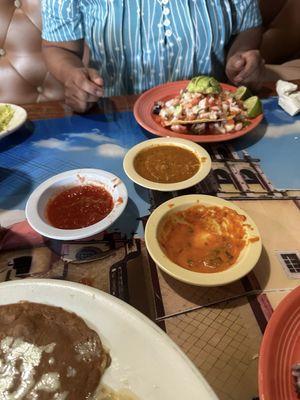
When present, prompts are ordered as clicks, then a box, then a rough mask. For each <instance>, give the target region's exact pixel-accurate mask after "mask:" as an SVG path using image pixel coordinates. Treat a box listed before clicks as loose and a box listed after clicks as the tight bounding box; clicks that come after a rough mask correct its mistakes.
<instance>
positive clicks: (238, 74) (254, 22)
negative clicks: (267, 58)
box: [226, 0, 264, 89]
mask: <svg viewBox="0 0 300 400" xmlns="http://www.w3.org/2000/svg"><path fill="white" fill-rule="evenodd" d="M234 4H235V10H234V11H233V15H232V18H233V21H234V24H233V32H232V34H233V35H235V36H234V40H233V41H232V43H231V46H230V49H229V50H228V54H227V59H226V75H227V77H228V79H229V80H230V81H231V82H233V83H234V84H239V85H246V86H249V87H251V88H252V89H256V88H258V87H259V85H260V82H261V79H262V76H263V71H264V61H263V60H262V57H261V55H260V52H259V47H260V44H261V40H262V28H261V15H260V11H259V7H258V2H257V0H235V2H234Z"/></svg>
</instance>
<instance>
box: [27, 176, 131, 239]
mask: <svg viewBox="0 0 300 400" xmlns="http://www.w3.org/2000/svg"><path fill="white" fill-rule="evenodd" d="M127 200H128V194H127V190H126V187H125V185H124V183H123V182H122V181H121V180H120V179H119V178H118V177H117V176H115V175H113V174H111V173H110V172H107V171H103V170H99V169H78V170H71V171H67V172H63V173H61V174H58V175H55V176H53V177H52V178H50V179H48V180H47V181H45V182H43V183H42V184H41V185H40V186H38V187H37V188H36V189H35V190H34V192H33V193H32V194H31V195H30V197H29V199H28V201H27V204H26V209H25V213H26V218H27V220H28V222H29V224H30V225H31V227H32V228H33V229H34V230H36V231H37V232H39V233H40V234H41V235H43V236H46V237H49V238H52V239H57V240H78V239H84V238H87V237H90V236H93V235H95V234H97V233H100V232H102V231H104V230H106V229H107V228H108V227H109V226H110V225H112V224H113V223H114V222H115V221H116V219H117V218H118V217H119V216H120V215H121V214H122V212H123V211H124V209H125V207H126V204H127Z"/></svg>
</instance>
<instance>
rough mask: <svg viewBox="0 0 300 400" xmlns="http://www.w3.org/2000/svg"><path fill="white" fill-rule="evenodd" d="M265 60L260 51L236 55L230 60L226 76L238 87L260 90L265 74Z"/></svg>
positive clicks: (227, 64)
mask: <svg viewBox="0 0 300 400" xmlns="http://www.w3.org/2000/svg"><path fill="white" fill-rule="evenodd" d="M264 65H265V63H264V60H263V59H262V57H261V55H260V52H259V51H258V50H248V51H245V52H240V53H235V54H234V55H232V56H231V57H229V58H228V60H227V63H226V75H227V77H228V79H229V80H230V81H231V82H233V83H234V84H236V85H245V86H248V87H250V88H251V89H254V90H258V89H259V88H260V85H261V81H262V77H263V73H264Z"/></svg>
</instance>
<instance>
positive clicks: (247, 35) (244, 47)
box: [227, 27, 262, 59]
mask: <svg viewBox="0 0 300 400" xmlns="http://www.w3.org/2000/svg"><path fill="white" fill-rule="evenodd" d="M261 41H262V28H261V27H257V28H252V29H248V30H246V31H244V32H240V33H239V34H238V35H237V36H236V38H235V39H234V41H233V42H232V45H231V46H230V49H229V51H228V54H227V59H228V58H230V57H231V56H233V55H234V54H238V53H243V52H245V51H249V50H258V49H259V48H260V45H261Z"/></svg>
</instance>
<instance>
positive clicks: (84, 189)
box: [46, 185, 113, 229]
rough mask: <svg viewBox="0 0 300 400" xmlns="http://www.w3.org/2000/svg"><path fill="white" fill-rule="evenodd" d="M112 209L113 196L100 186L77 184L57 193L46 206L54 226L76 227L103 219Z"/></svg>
mask: <svg viewBox="0 0 300 400" xmlns="http://www.w3.org/2000/svg"><path fill="white" fill-rule="evenodd" d="M112 209H113V198H112V196H111V194H110V193H108V191H107V190H105V189H104V188H103V187H101V186H94V185H79V186H74V187H71V188H69V189H67V190H64V191H63V192H61V193H59V194H57V195H56V196H55V197H53V198H52V199H50V200H49V202H48V204H47V207H46V216H47V218H48V221H49V222H50V224H51V225H52V226H54V227H55V228H60V229H78V228H85V227H87V226H90V225H93V224H95V223H96V222H99V221H101V220H102V219H104V218H105V217H106V216H107V215H108V214H109V213H110V212H111V210H112Z"/></svg>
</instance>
